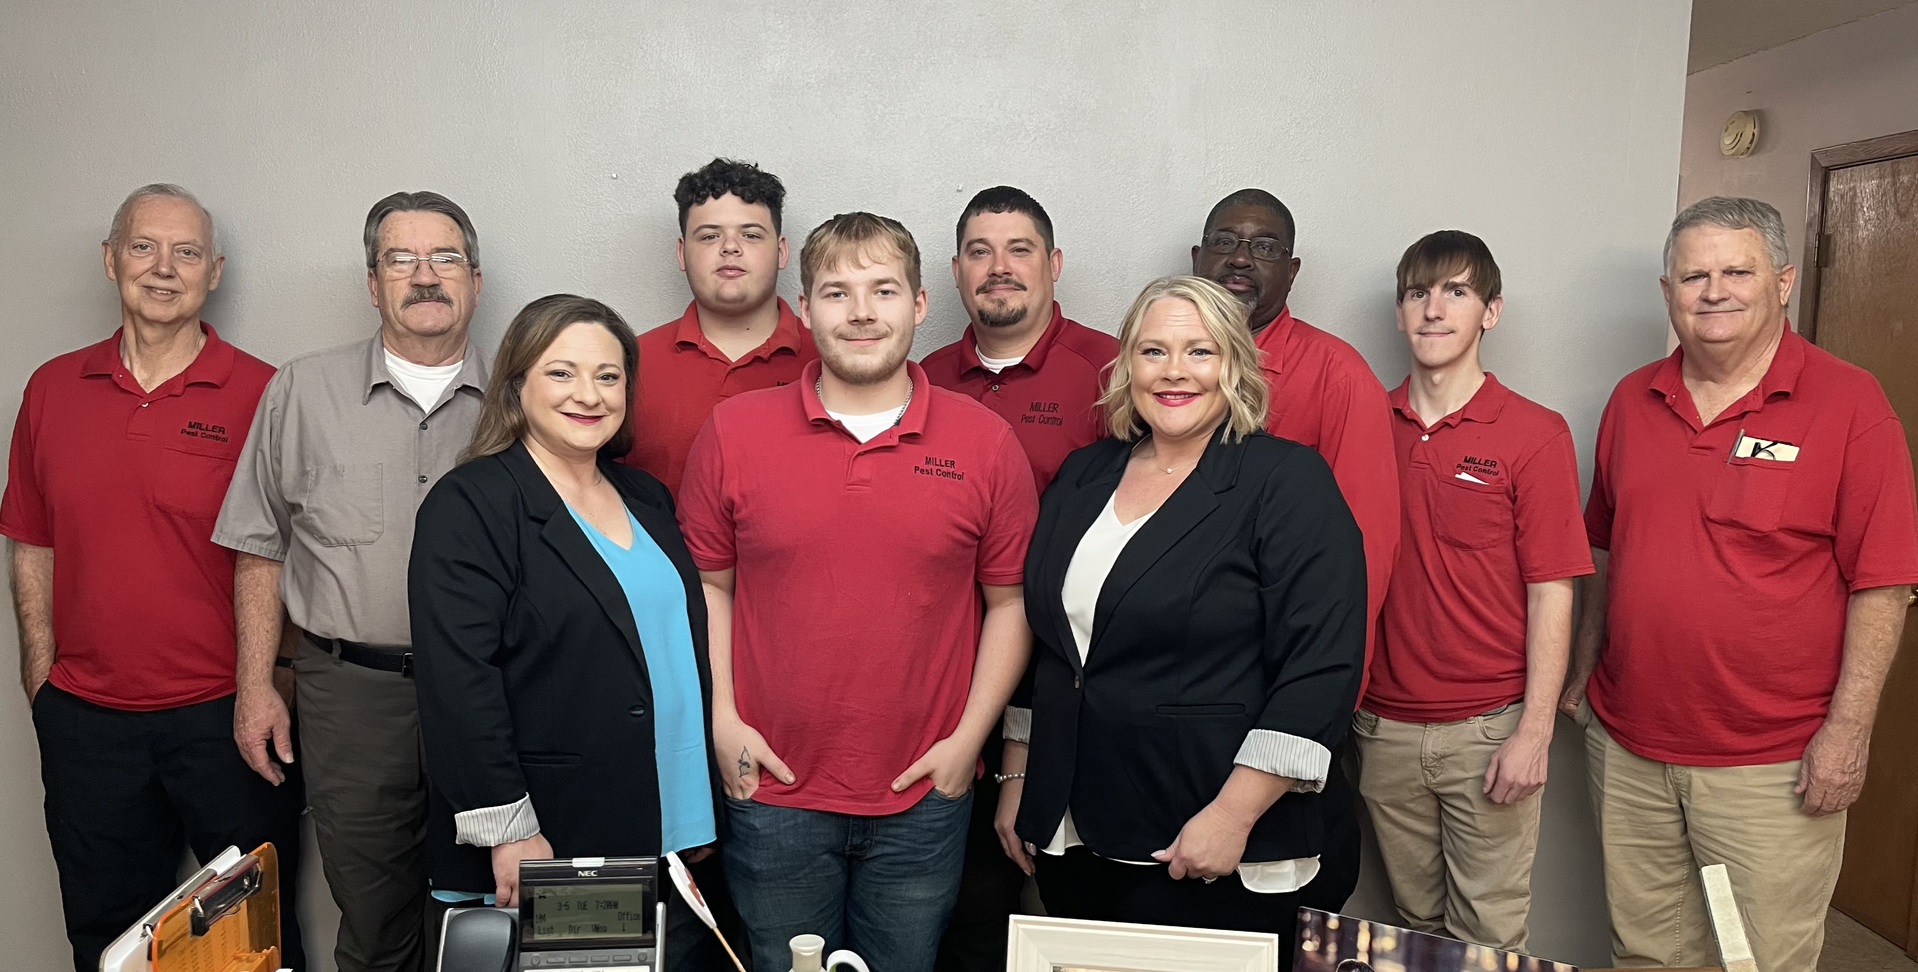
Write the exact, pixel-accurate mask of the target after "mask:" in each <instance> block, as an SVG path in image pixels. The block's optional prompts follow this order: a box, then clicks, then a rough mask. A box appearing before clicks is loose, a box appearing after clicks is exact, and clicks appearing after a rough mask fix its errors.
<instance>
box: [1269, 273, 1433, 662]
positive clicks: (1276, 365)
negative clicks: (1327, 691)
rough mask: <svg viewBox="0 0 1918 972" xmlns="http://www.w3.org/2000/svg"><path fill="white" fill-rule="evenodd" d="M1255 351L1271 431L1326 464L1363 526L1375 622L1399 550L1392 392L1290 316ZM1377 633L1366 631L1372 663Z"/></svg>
mask: <svg viewBox="0 0 1918 972" xmlns="http://www.w3.org/2000/svg"><path fill="white" fill-rule="evenodd" d="M1253 343H1254V344H1256V345H1258V348H1259V350H1260V352H1262V353H1261V355H1260V357H1259V368H1260V370H1261V371H1264V372H1265V380H1266V384H1267V385H1269V386H1270V387H1271V389H1272V401H1271V406H1270V408H1269V412H1268V415H1267V418H1266V422H1265V427H1266V429H1267V430H1269V431H1270V432H1271V433H1272V434H1273V435H1276V436H1280V437H1281V438H1286V439H1291V440H1292V441H1294V442H1299V443H1302V444H1304V445H1308V446H1311V447H1312V448H1313V449H1314V450H1316V451H1317V452H1318V454H1319V455H1321V456H1323V457H1325V461H1326V464H1327V465H1330V466H1331V467H1332V478H1334V479H1336V480H1338V483H1339V492H1340V493H1341V494H1342V495H1344V497H1345V505H1347V506H1349V507H1351V508H1352V518H1353V519H1354V520H1357V521H1358V524H1359V532H1360V533H1361V534H1363V535H1364V538H1365V609H1366V617H1367V618H1368V619H1369V620H1372V621H1376V620H1377V618H1378V616H1379V609H1380V608H1381V607H1382V606H1383V605H1384V603H1385V588H1386V583H1387V582H1388V581H1389V580H1390V579H1391V576H1392V565H1393V564H1394V563H1395V562H1397V560H1398V550H1399V515H1400V514H1399V471H1398V464H1397V463H1396V462H1394V461H1393V459H1392V418H1391V415H1392V411H1391V405H1390V404H1388V403H1387V402H1386V399H1385V386H1384V385H1381V384H1379V379H1378V376H1376V375H1374V374H1372V367H1371V366H1370V365H1368V364H1366V363H1365V358H1363V357H1362V356H1360V355H1359V353H1358V351H1357V350H1355V349H1354V348H1353V347H1352V346H1351V345H1350V344H1347V343H1345V342H1344V341H1341V340H1339V339H1338V338H1336V337H1333V336H1332V335H1330V334H1327V333H1326V332H1324V331H1321V330H1319V329H1318V328H1316V327H1313V326H1312V325H1310V324H1307V323H1305V322H1304V321H1301V320H1299V319H1298V318H1296V317H1293V316H1292V311H1291V309H1290V308H1281V309H1280V310H1279V316H1278V317H1277V318H1276V319H1274V320H1273V321H1272V323H1270V324H1268V325H1266V326H1265V328H1264V329H1263V330H1261V331H1259V333H1258V334H1257V335H1256V336H1254V338H1253ZM1377 633H1378V632H1377V629H1376V627H1375V626H1374V625H1372V624H1368V625H1366V628H1365V657H1366V659H1367V661H1368V662H1369V661H1370V660H1371V657H1372V646H1373V645H1374V644H1375V643H1376V639H1377Z"/></svg>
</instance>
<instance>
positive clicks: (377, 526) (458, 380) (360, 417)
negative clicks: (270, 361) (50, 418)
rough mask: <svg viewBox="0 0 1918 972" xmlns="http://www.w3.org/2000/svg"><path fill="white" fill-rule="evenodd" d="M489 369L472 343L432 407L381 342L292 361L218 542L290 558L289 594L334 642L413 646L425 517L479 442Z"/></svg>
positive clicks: (313, 626) (269, 396) (295, 617)
mask: <svg viewBox="0 0 1918 972" xmlns="http://www.w3.org/2000/svg"><path fill="white" fill-rule="evenodd" d="M487 372H488V362H487V360H486V357H485V356H484V355H482V354H481V353H480V352H479V350H478V349H477V348H475V347H474V346H473V345H472V344H471V343H468V344H467V346H466V354H465V356H464V363H463V366H462V367H461V368H460V371H459V374H458V376H457V377H455V378H454V380H453V382H452V383H451V384H449V385H447V386H446V390H445V391H443V392H441V393H440V397H439V400H438V401H436V402H432V403H430V407H425V408H422V407H421V406H420V404H419V403H417V402H414V401H413V399H412V398H410V397H408V396H407V394H406V393H405V392H404V391H402V390H401V389H400V386H399V385H398V384H397V383H395V382H394V381H393V377H392V375H391V374H390V373H389V372H388V371H387V368H386V356H385V349H384V347H383V345H382V343H381V341H380V336H379V335H378V334H375V335H373V337H372V338H371V339H369V340H365V341H359V342H355V343H353V344H347V345H342V346H340V347H337V348H328V349H327V350H325V351H315V352H313V353H312V354H307V355H302V356H301V357H298V358H295V359H293V360H292V361H289V362H287V364H286V366H285V367H282V368H281V369H280V370H279V373H278V374H276V375H274V376H273V381H272V382H271V383H270V384H268V385H267V386H266V392H265V393H264V394H263V395H261V397H260V407H259V411H258V412H257V413H256V414H255V415H254V417H253V429H252V432H251V433H250V434H249V435H248V436H247V439H246V447H245V449H243V450H242V451H241V453H240V461H239V465H238V467H237V468H236V469H235V470H234V473H233V483H232V485H231V486H230V487H228V489H227V493H226V502H225V503H224V504H223V505H222V506H221V507H220V518H219V521H218V522H217V523H215V525H214V528H213V542H214V543H217V544H220V545H221V546H225V547H231V548H233V549H234V550H238V551H241V552H242V553H250V554H255V555H257V556H261V557H266V558H269V559H272V560H278V561H281V562H282V563H284V564H285V568H284V570H283V571H282V572H281V574H280V597H281V599H283V600H284V601H285V602H286V610H287V614H288V615H289V616H290V617H291V618H292V621H293V623H294V624H296V625H298V626H300V627H301V628H302V629H304V630H306V631H310V632H312V633H313V634H316V635H319V636H320V637H322V638H344V639H346V640H348V641H358V642H362V643H365V644H371V645H392V646H403V645H410V644H412V640H413V639H412V631H411V623H410V622H409V621H408V619H407V609H406V563H407V558H408V557H409V556H410V555H411V553H412V551H413V515H414V513H415V512H416V511H417V510H418V509H419V505H420V501H421V500H424V499H425V498H426V492H427V490H430V489H432V488H433V484H434V483H435V482H437V481H438V480H439V478H440V476H441V475H443V474H444V473H445V472H446V471H447V470H449V469H451V468H453V464H454V461H455V460H456V459H458V457H459V454H460V453H461V452H462V451H464V450H465V448H466V445H467V443H468V442H469V441H470V440H471V439H472V436H473V426H474V424H475V423H477V422H478V421H479V414H480V403H481V400H482V399H483V398H484V396H485V393H486V378H487Z"/></svg>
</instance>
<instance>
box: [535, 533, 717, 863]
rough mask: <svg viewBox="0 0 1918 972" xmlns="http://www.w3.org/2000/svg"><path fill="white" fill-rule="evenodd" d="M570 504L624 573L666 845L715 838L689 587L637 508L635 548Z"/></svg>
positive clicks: (605, 556)
mask: <svg viewBox="0 0 1918 972" xmlns="http://www.w3.org/2000/svg"><path fill="white" fill-rule="evenodd" d="M566 511H567V512H568V513H571V514H572V515H573V522H575V523H578V524H579V528H580V530H581V532H583V533H585V534H586V538H587V539H588V540H590V541H592V544H593V549H594V550H597V551H599V556H600V558H601V559H602V560H604V561H606V566H607V567H608V568H610V569H611V570H612V572H613V576H614V577H615V578H618V580H619V586H620V589H621V590H623V591H624V592H625V593H626V603H627V605H628V606H629V607H631V608H632V611H633V625H634V627H635V628H637V629H638V630H639V645H640V649H641V650H642V651H643V652H644V653H645V655H646V673H647V675H648V677H649V678H650V679H651V681H652V686H653V748H654V751H655V752H654V756H655V758H656V759H657V761H658V764H659V821H660V837H661V841H662V843H661V845H660V851H661V852H662V853H664V852H665V851H679V850H685V849H687V848H689V847H700V846H704V845H706V844H710V843H712V842H713V840H714V839H715V837H716V831H715V828H714V825H713V795H712V778H711V776H710V775H709V774H708V771H707V768H706V766H707V762H706V761H707V758H708V757H707V751H706V721H705V717H704V713H703V712H702V711H701V708H700V694H699V665H698V661H697V660H696V659H695V658H694V657H693V636H692V624H691V621H690V620H689V619H688V617H687V615H686V586H685V584H684V583H683V582H682V581H681V580H680V576H679V571H678V569H676V568H675V567H674V566H673V562H672V561H671V560H670V559H668V558H667V556H666V554H665V552H664V551H662V550H660V549H659V545H658V544H657V543H654V542H653V538H652V535H651V534H648V533H647V532H646V530H645V528H644V527H641V526H640V525H639V521H638V520H636V519H634V518H633V512H632V511H631V510H627V511H626V522H627V524H628V525H629V526H630V527H632V531H633V545H632V546H631V547H621V546H620V545H619V544H616V543H614V542H613V541H612V540H611V539H609V538H608V537H607V536H606V535H605V534H603V533H601V532H599V530H598V529H597V528H595V527H594V526H593V525H592V524H591V523H588V522H586V518H585V517H583V516H580V515H579V511H578V510H575V509H573V507H572V504H570V503H568V504H567V505H566Z"/></svg>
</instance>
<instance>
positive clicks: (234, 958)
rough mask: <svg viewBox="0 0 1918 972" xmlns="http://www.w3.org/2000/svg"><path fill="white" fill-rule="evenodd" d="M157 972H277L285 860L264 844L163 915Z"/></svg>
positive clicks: (153, 947) (157, 927) (150, 959)
mask: <svg viewBox="0 0 1918 972" xmlns="http://www.w3.org/2000/svg"><path fill="white" fill-rule="evenodd" d="M147 967H148V968H149V969H151V970H152V972H275V970H276V969H278V968H279V967H280V858H279V854H278V853H276V852H275V851H274V850H273V845H272V844H270V843H267V844H261V845H260V846H258V847H256V848H254V849H253V852H252V853H250V854H245V855H242V856H241V857H240V859H239V861H238V862H237V863H235V864H234V865H233V866H231V867H229V868H227V869H226V870H224V871H221V872H219V873H218V874H215V875H213V876H212V877H210V878H208V879H207V880H206V881H205V882H204V883H202V884H201V885H200V886H199V887H198V888H195V889H194V890H193V892H192V893H190V894H188V895H187V896H186V897H185V899H184V900H182V901H181V902H180V903H179V904H176V905H174V906H173V907H172V908H169V909H167V911H166V913H165V914H163V915H161V916H160V920H159V921H158V922H157V923H155V924H154V926H153V937H152V939H151V944H150V945H149V946H148V949H147Z"/></svg>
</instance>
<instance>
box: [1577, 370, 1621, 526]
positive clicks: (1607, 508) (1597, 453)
mask: <svg viewBox="0 0 1918 972" xmlns="http://www.w3.org/2000/svg"><path fill="white" fill-rule="evenodd" d="M1617 401H1618V393H1617V392H1613V393H1612V400H1611V401H1609V402H1606V403H1605V412H1604V414H1603V415H1601V416H1599V419H1598V447H1597V448H1596V449H1594V450H1593V451H1592V495H1591V496H1590V497H1588V498H1586V500H1585V542H1586V543H1587V544H1589V545H1591V546H1593V547H1597V548H1598V549H1600V550H1610V549H1612V514H1613V512H1614V511H1615V509H1616V502H1617V500H1616V498H1615V497H1613V496H1612V484H1611V482H1610V480H1609V479H1608V478H1607V476H1606V473H1605V467H1606V466H1607V465H1609V464H1610V461H1611V458H1612V437H1613V436H1614V435H1616V434H1617V429H1616V428H1615V427H1614V426H1613V422H1612V410H1613V408H1614V407H1615V405H1616V403H1617Z"/></svg>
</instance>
